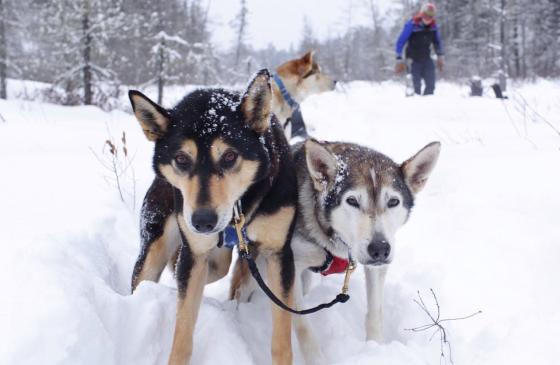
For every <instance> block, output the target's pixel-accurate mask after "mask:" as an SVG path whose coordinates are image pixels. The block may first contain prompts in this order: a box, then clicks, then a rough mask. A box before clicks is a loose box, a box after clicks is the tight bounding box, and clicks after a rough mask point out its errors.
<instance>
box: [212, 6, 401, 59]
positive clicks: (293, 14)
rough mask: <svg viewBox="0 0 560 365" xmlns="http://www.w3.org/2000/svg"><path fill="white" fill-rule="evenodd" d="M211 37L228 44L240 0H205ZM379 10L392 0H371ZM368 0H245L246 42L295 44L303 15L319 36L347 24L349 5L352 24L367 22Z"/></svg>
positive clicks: (384, 9) (256, 45)
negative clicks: (247, 19)
mask: <svg viewBox="0 0 560 365" xmlns="http://www.w3.org/2000/svg"><path fill="white" fill-rule="evenodd" d="M208 1H209V4H210V8H209V14H210V20H211V29H212V31H213V40H214V42H215V43H216V44H217V45H218V46H219V47H231V46H232V40H233V39H234V35H233V29H232V27H231V25H230V24H231V21H232V20H233V18H234V17H235V15H236V14H237V13H238V12H239V9H240V3H241V1H240V0H208ZM374 2H375V3H376V4H378V5H377V6H378V8H379V10H380V12H381V14H386V13H387V12H388V10H389V9H390V8H392V7H394V5H393V4H394V1H391V0H374ZM368 3H369V0H247V4H248V8H249V29H248V37H247V43H249V44H250V45H251V46H253V47H254V48H257V49H259V48H265V47H266V46H267V45H268V44H270V43H272V44H273V45H275V46H276V47H277V48H284V49H286V48H289V47H290V45H293V46H294V47H296V46H297V45H298V44H299V42H300V40H301V38H302V34H303V18H304V16H306V17H307V18H308V19H309V21H310V23H311V25H312V26H313V30H314V32H315V35H316V36H318V37H319V38H321V39H324V38H325V37H328V36H329V35H336V34H338V33H339V32H342V31H343V30H344V29H346V27H347V24H346V23H347V20H345V19H347V18H348V17H347V16H346V14H347V13H348V9H349V8H350V4H351V5H352V9H353V11H352V24H354V25H358V24H367V25H370V24H371V20H370V19H371V18H370V12H369V9H368V6H367V4H368Z"/></svg>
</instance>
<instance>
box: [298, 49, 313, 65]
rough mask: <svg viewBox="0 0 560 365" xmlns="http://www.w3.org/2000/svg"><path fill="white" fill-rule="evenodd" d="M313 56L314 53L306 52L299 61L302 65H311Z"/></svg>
mask: <svg viewBox="0 0 560 365" xmlns="http://www.w3.org/2000/svg"><path fill="white" fill-rule="evenodd" d="M314 56H315V51H314V50H311V51H309V52H307V53H306V54H304V55H303V57H302V58H301V60H302V61H303V62H304V63H307V64H308V65H312V64H313V57H314Z"/></svg>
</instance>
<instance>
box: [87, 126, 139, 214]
mask: <svg viewBox="0 0 560 365" xmlns="http://www.w3.org/2000/svg"><path fill="white" fill-rule="evenodd" d="M107 127H108V126H107ZM107 133H108V135H109V138H108V139H107V140H105V143H104V144H103V156H99V155H98V154H97V153H96V152H95V151H94V150H93V149H92V148H90V151H91V152H92V153H93V155H94V156H95V158H96V159H97V161H98V162H99V163H100V164H101V166H102V167H103V168H104V169H105V170H106V171H107V175H105V176H103V178H104V180H105V181H106V182H107V183H108V184H109V185H113V186H114V187H115V188H116V189H117V191H118V193H119V197H120V200H121V201H122V202H123V203H125V204H127V202H128V200H129V199H130V200H131V201H132V210H136V174H135V171H134V166H133V160H134V157H135V155H132V156H131V155H130V152H129V147H128V145H127V138H126V133H125V132H122V135H121V139H120V141H119V142H120V143H119V142H116V141H114V140H113V138H112V137H111V133H110V131H109V128H107ZM127 185H128V186H129V187H128V188H126V186H127Z"/></svg>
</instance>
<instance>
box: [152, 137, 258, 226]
mask: <svg viewBox="0 0 560 365" xmlns="http://www.w3.org/2000/svg"><path fill="white" fill-rule="evenodd" d="M181 151H183V152H184V153H187V154H189V156H192V157H196V156H197V149H196V145H195V144H194V142H192V141H187V142H185V143H184V144H183V146H182V147H181ZM228 151H234V152H235V153H237V151H235V149H233V147H231V146H230V145H229V144H227V143H226V142H224V141H223V140H222V139H219V138H218V139H216V140H215V141H214V142H213V143H212V146H211V147H210V159H211V160H212V162H213V164H214V166H215V168H216V171H220V160H221V158H222V156H223V155H224V153H227V152H228ZM193 161H196V160H195V159H194V158H193ZM159 169H160V171H161V173H162V174H163V176H164V177H165V178H166V179H167V181H169V183H170V184H171V185H173V186H174V187H175V188H177V189H179V191H180V192H181V195H182V196H183V215H184V217H185V219H186V222H187V225H188V227H189V229H190V230H193V231H194V228H193V227H192V224H191V217H192V214H193V213H194V211H196V210H197V209H199V208H210V209H213V210H214V211H215V212H216V214H217V215H218V223H217V224H216V228H215V230H216V231H221V230H223V229H224V228H225V227H226V226H227V225H228V223H229V222H230V221H231V217H232V211H233V205H234V203H235V201H236V200H238V199H239V198H241V196H242V195H243V193H245V191H247V189H248V188H249V187H250V186H251V185H252V184H253V181H254V179H255V175H256V174H257V171H258V169H259V162H257V161H251V160H245V159H243V157H242V156H241V154H238V155H237V159H236V161H235V164H234V165H233V166H232V167H231V168H228V169H225V170H223V171H221V172H220V173H214V174H211V175H210V176H209V177H208V180H207V181H208V186H207V188H208V192H209V201H208V202H206V204H205V205H204V206H200V205H199V203H198V196H199V194H200V189H201V178H200V176H198V175H196V174H195V175H190V174H188V173H183V172H182V171H180V170H179V169H178V168H177V167H176V166H172V165H163V164H162V165H160V166H159Z"/></svg>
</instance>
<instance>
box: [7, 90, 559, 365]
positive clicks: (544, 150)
mask: <svg viewBox="0 0 560 365" xmlns="http://www.w3.org/2000/svg"><path fill="white" fill-rule="evenodd" d="M181 89H182V90H179V89H177V90H176V91H173V92H168V93H167V96H168V97H169V99H168V100H166V103H165V104H166V106H171V105H172V104H173V102H174V101H175V100H178V99H179V98H180V97H181V96H182V93H183V92H184V90H189V87H185V88H181ZM180 91H181V92H180ZM559 91H560V90H559V86H558V83H553V82H547V81H540V82H538V83H535V84H524V85H514V87H513V91H512V92H511V93H510V95H511V97H512V98H511V99H510V100H507V101H503V102H502V101H499V100H495V99H493V98H490V97H487V98H485V97H483V98H469V97H467V96H466V95H467V92H468V91H467V90H466V89H465V88H464V87H459V86H456V85H453V84H446V83H439V84H438V88H437V90H436V95H435V96H431V97H412V98H405V97H404V88H403V87H402V86H401V85H398V84H395V83H391V82H387V83H382V84H371V83H365V82H355V83H351V84H349V85H346V86H345V87H344V88H343V90H337V91H335V92H330V93H325V94H322V95H318V96H315V97H312V98H310V99H308V100H307V101H306V102H304V103H303V104H302V108H303V115H304V117H305V118H306V121H307V122H308V123H309V124H310V125H311V126H312V128H313V129H314V134H315V135H316V136H317V137H318V138H323V139H330V140H334V139H337V140H347V141H353V142H358V143H362V144H365V145H368V146H371V147H374V148H376V149H378V150H380V151H382V152H384V153H386V154H387V155H389V156H391V157H393V158H394V159H396V160H398V161H402V160H404V159H406V158H408V157H409V156H411V155H412V154H414V153H415V152H416V151H417V150H419V149H420V148H421V147H423V146H424V145H425V144H427V143H429V142H431V141H433V140H439V141H441V142H442V143H443V146H442V153H441V158H440V161H439V163H438V165H437V167H436V169H435V171H434V173H433V175H432V177H431V178H430V181H429V182H428V184H427V187H426V189H425V191H423V192H422V193H421V194H420V196H419V199H418V200H417V205H416V207H415V209H414V212H413V214H412V216H411V219H410V221H409V222H408V223H407V225H406V226H405V227H404V228H403V229H402V231H401V232H400V233H399V235H398V245H397V247H396V249H397V252H396V258H395V261H394V263H393V265H392V267H391V269H390V271H389V275H388V279H387V281H388V283H387V289H386V298H385V305H386V306H385V337H386V341H385V343H382V344H378V343H375V342H373V341H370V342H366V341H365V340H364V338H365V328H364V317H365V310H366V308H365V303H366V299H365V288H364V279H363V274H362V272H361V271H360V270H358V272H356V273H355V274H354V276H353V278H352V281H351V296H352V299H351V300H350V301H349V302H348V303H346V304H344V305H337V306H335V307H334V308H332V309H331V310H328V311H323V312H320V313H317V314H314V315H312V316H311V317H310V320H311V322H312V324H313V326H314V327H315V329H316V331H317V333H319V334H320V342H321V345H322V347H323V349H324V351H325V353H326V355H327V357H328V359H329V360H330V361H331V362H332V363H335V364H352V365H356V364H374V363H376V364H385V365H387V364H426V363H429V364H437V363H439V342H438V340H437V338H436V339H434V340H432V341H431V342H430V335H431V333H413V332H410V331H405V330H404V329H405V328H410V327H415V326H418V325H422V324H425V323H427V318H426V316H425V314H423V313H422V312H421V311H420V309H419V308H418V307H417V306H416V304H414V303H413V301H412V300H413V299H414V298H415V296H416V292H417V290H420V291H421V292H422V294H423V296H424V298H425V299H427V298H429V288H433V289H434V290H435V291H436V293H437V295H438V298H439V300H440V304H441V308H442V316H443V317H455V316H463V315H467V314H470V313H472V312H474V311H476V310H479V309H480V310H482V311H483V314H481V315H479V316H477V317H474V318H472V319H469V320H464V321H457V322H449V323H448V327H447V328H448V330H449V334H450V340H451V342H452V350H453V360H454V362H455V364H489V365H490V364H504V363H508V364H525V363H535V364H539V363H543V364H544V363H554V362H556V361H555V360H556V359H557V358H558V356H560V349H559V348H558V346H557V345H556V342H557V340H558V338H560V312H559V311H558V309H557V307H558V306H557V303H558V302H559V300H560V291H558V289H557V286H558V285H557V283H556V281H557V278H558V277H559V274H560V266H559V265H558V264H557V261H558V258H559V257H560V245H558V242H560V226H559V225H558V224H556V223H557V218H556V214H557V210H558V207H559V206H560V194H559V193H558V186H560V170H558V166H559V159H560V150H559V147H560V137H559V136H558V135H557V134H555V133H554V132H553V131H552V129H551V127H550V126H549V125H547V124H546V123H545V122H544V121H543V119H546V121H548V122H550V123H552V125H553V126H555V127H556V128H560V121H559V120H558V115H560V103H559V101H560V92H559ZM517 94H518V96H515V95H517ZM519 95H521V96H522V97H523V99H524V100H526V102H527V105H526V106H525V108H523V107H522V105H523V104H522V103H520V102H519V100H521V97H520V96H519ZM516 98H517V99H516ZM516 100H517V101H516ZM529 107H530V108H531V109H534V110H533V111H531V110H529ZM535 112H537V113H538V114H539V115H540V117H535ZM0 114H1V115H2V117H3V119H4V120H5V122H1V121H0V162H1V166H2V168H3V174H2V179H1V180H0V203H1V206H2V208H3V209H2V210H1V213H0V222H1V223H0V231H1V232H2V239H0V246H1V249H2V254H1V255H0V268H1V270H2V273H1V274H2V275H0V288H2V290H3V295H2V300H1V301H0V340H1V343H2V344H3V345H2V346H0V363H2V364H15V363H17V364H37V363H43V364H77V363H79V364H99V363H103V364H154V363H156V364H165V363H166V359H167V356H168V353H169V351H170V348H171V340H172V336H173V327H174V312H175V295H176V294H175V289H174V284H173V279H172V278H171V275H170V274H169V273H166V274H165V276H164V278H163V280H162V283H159V284H156V283H149V282H144V283H142V284H141V285H140V286H139V288H138V290H137V291H136V292H135V293H134V295H130V294H129V280H130V275H131V272H132V266H133V264H134V260H135V258H136V255H137V254H138V249H139V247H138V245H139V238H138V231H137V226H138V211H137V210H138V209H137V208H138V207H139V205H140V202H141V199H142V197H143V194H144V192H145V191H146V189H147V187H148V185H149V184H150V182H151V179H152V176H153V175H152V172H151V170H150V158H151V145H150V143H149V142H147V141H145V139H144V137H143V135H142V132H141V130H140V128H138V126H137V123H136V121H135V120H134V118H133V117H132V116H131V115H130V114H126V113H124V112H120V111H119V112H112V113H105V112H102V111H100V110H99V109H97V108H93V107H59V106H55V105H49V104H42V103H34V102H27V101H18V100H11V101H0ZM539 118H540V119H539ZM123 131H125V133H126V135H127V139H128V141H127V143H128V148H129V150H130V151H131V155H133V156H134V157H133V160H132V161H133V168H134V172H135V174H134V175H135V182H133V180H132V178H130V175H126V176H127V178H125V179H124V181H123V185H124V186H123V188H124V189H125V190H126V191H127V192H128V194H127V195H125V197H126V202H125V203H122V202H121V201H120V200H119V195H118V192H117V190H116V188H115V187H114V185H113V184H112V183H111V179H110V173H108V171H107V170H106V169H105V168H104V167H103V166H102V165H101V163H100V161H99V159H101V161H105V159H106V158H108V155H107V151H106V150H104V143H105V140H106V139H107V138H109V137H112V138H113V139H114V140H115V141H118V139H119V138H120V136H121V133H122V132H123ZM94 153H95V155H97V157H96V156H95V155H94ZM134 191H136V196H135V197H134V194H132V193H131V192H134ZM314 280H315V286H314V287H313V289H312V290H311V292H310V293H309V294H308V296H307V297H306V301H307V303H308V304H309V305H311V304H314V303H318V302H321V301H326V300H330V299H331V298H332V297H333V296H334V295H335V294H336V293H337V292H338V290H339V289H340V286H341V282H342V277H328V278H320V277H317V278H315V279H314ZM228 285H229V277H228V278H226V279H224V280H221V281H219V282H217V283H214V284H212V285H209V286H208V287H207V288H206V289H205V297H204V299H203V303H202V307H201V311H200V317H199V320H198V323H197V327H196V330H195V350H194V354H193V361H192V362H193V363H195V364H218V363H219V364H263V363H269V362H270V355H269V341H270V333H271V328H270V309H269V303H268V300H267V299H266V298H264V297H263V296H262V295H257V296H256V297H255V299H254V301H253V302H251V303H247V304H241V305H239V306H238V305H237V304H236V303H233V302H230V301H227V300H226V297H227V289H228ZM428 302H429V300H428ZM294 349H295V355H296V363H298V364H301V363H302V359H301V355H300V353H299V350H298V348H297V341H295V340H294Z"/></svg>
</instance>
